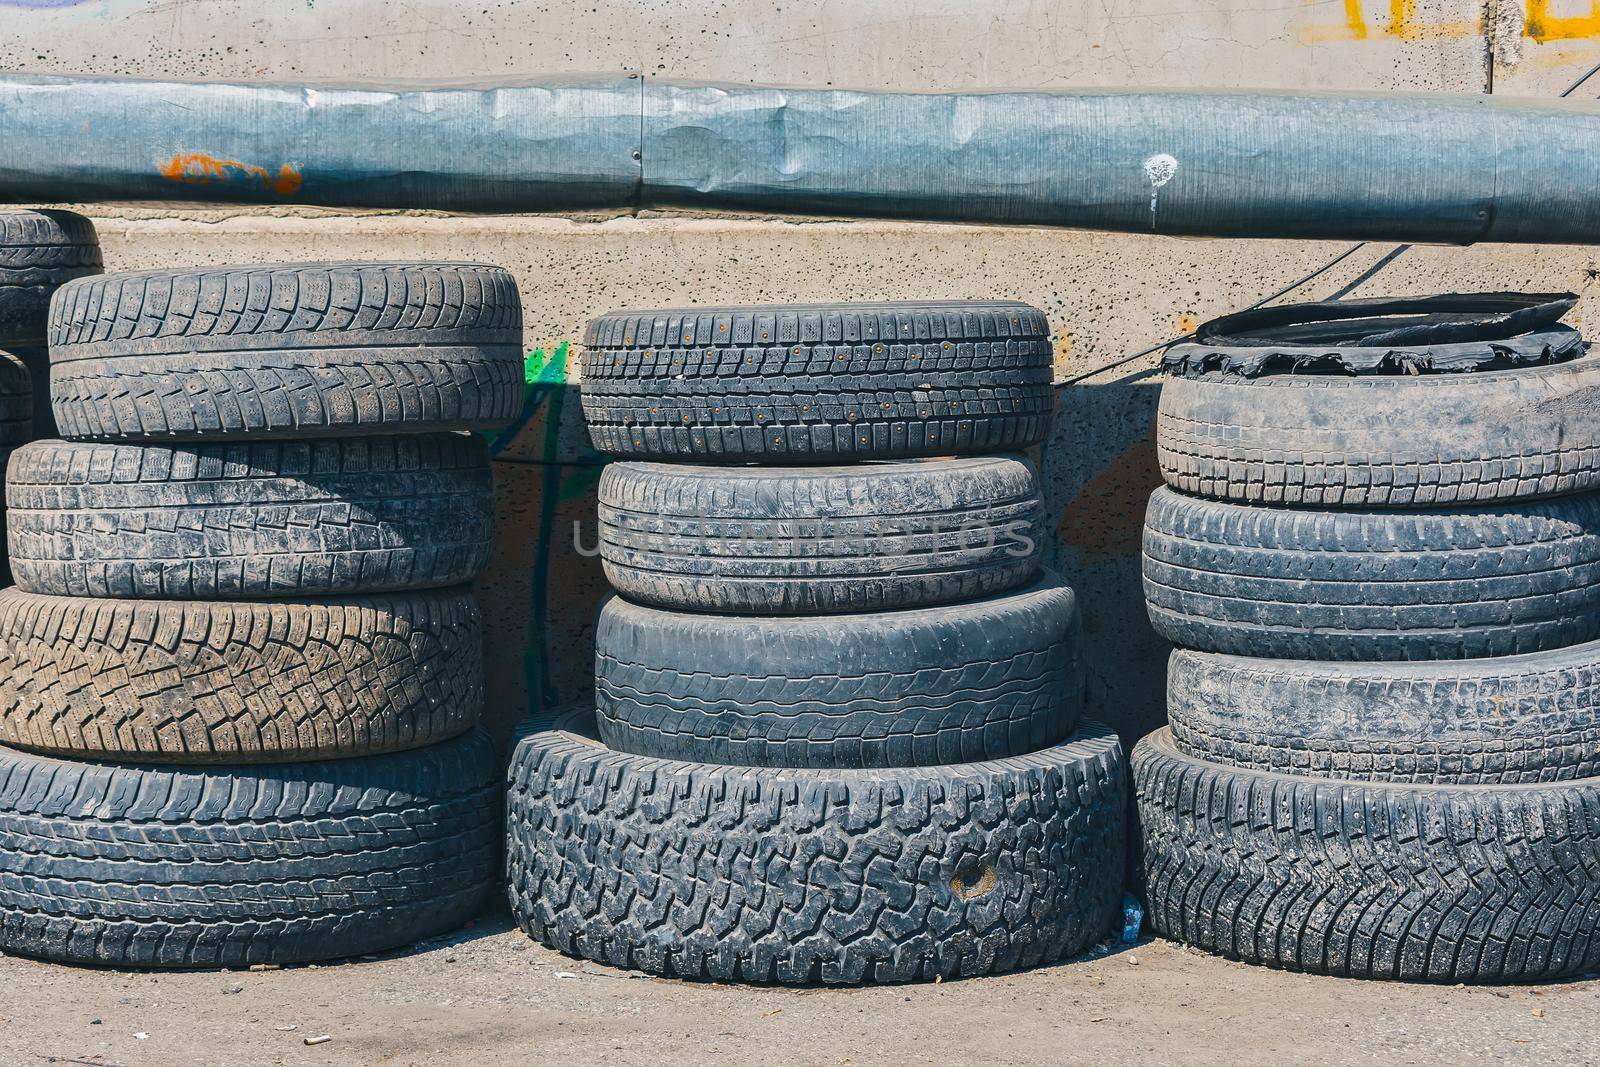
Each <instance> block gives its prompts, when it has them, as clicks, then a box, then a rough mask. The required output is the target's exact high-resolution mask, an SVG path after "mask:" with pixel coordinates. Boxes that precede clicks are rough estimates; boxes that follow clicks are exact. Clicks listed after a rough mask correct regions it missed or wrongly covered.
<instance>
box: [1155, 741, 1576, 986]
mask: <svg viewBox="0 0 1600 1067" xmlns="http://www.w3.org/2000/svg"><path fill="white" fill-rule="evenodd" d="M1132 762H1133V779H1134V786H1135V795H1136V797H1137V800H1138V810H1139V820H1140V824H1141V825H1140V829H1141V835H1142V838H1143V850H1144V864H1143V883H1144V884H1143V888H1144V893H1145V905H1146V909H1147V915H1148V916H1149V919H1150V925H1151V927H1152V928H1153V929H1154V930H1155V932H1156V933H1158V934H1160V935H1162V936H1164V937H1168V938H1171V939H1173V940H1176V941H1181V942H1184V943H1185V944H1190V945H1194V946H1197V947H1199V948H1202V949H1205V950H1207V951H1210V952H1216V953H1219V954H1221V955H1224V956H1228V957H1231V958H1233V959H1237V960H1243V961H1245V962H1247V963H1260V964H1266V965H1268V966H1272V967H1282V968H1285V969H1288V970H1295V971H1310V972H1313V973H1317V974H1330V975H1339V976H1344V977H1351V978H1396V979H1409V980H1419V981H1433V982H1487V983H1496V982H1531V981H1548V980H1551V979H1556V978H1567V977H1571V976H1573V975H1579V974H1584V973H1587V972H1589V971H1593V970H1595V969H1596V968H1600V929H1597V926H1600V780H1597V779H1593V778H1589V779H1583V780H1580V781H1576V782H1571V783H1555V784H1547V785H1504V786H1481V785H1478V786H1453V787H1452V786H1415V785H1396V784H1393V783H1383V782H1338V781H1327V780H1323V779H1318V778H1298V777H1293V776H1289V775H1279V774H1270V773H1267V772H1264V771H1253V770H1242V769H1239V768H1234V767H1224V766H1219V765H1217V764H1213V763H1207V762H1205V761H1203V760H1200V759H1197V758H1195V757H1193V756H1187V755H1184V754H1182V753H1181V752H1179V751H1178V750H1177V748H1176V747H1174V745H1173V743H1172V739H1171V737H1170V735H1169V734H1168V732H1167V731H1166V730H1159V731H1157V732H1156V733H1153V734H1151V735H1150V736H1148V737H1146V738H1145V739H1144V740H1142V741H1140V742H1139V744H1138V745H1137V746H1135V748H1134V752H1133V761H1132Z"/></svg>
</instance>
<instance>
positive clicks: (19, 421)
mask: <svg viewBox="0 0 1600 1067" xmlns="http://www.w3.org/2000/svg"><path fill="white" fill-rule="evenodd" d="M31 440H33V376H32V375H31V374H29V373H28V365H27V364H26V363H24V362H23V361H22V360H21V359H20V358H18V357H17V356H15V355H13V354H12V353H10V352H0V447H4V446H7V445H20V444H26V443H27V442H29V441H31Z"/></svg>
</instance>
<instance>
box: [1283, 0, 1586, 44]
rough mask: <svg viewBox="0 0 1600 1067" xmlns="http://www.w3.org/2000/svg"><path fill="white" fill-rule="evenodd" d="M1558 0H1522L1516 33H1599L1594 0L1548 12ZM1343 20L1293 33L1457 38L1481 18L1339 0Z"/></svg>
mask: <svg viewBox="0 0 1600 1067" xmlns="http://www.w3.org/2000/svg"><path fill="white" fill-rule="evenodd" d="M1556 2H1558V0H1527V15H1526V17H1525V18H1524V19H1523V24H1522V34H1523V36H1525V37H1531V38H1533V39H1534V40H1535V41H1539V42H1541V43H1542V42H1545V41H1567V40H1573V39H1576V38H1582V37H1600V0H1589V13H1588V14H1586V15H1552V14H1551V13H1550V8H1551V6H1552V5H1553V4H1555V3H1556ZM1342 3H1343V6H1344V21H1343V22H1339V23H1318V24H1316V25H1312V26H1303V27H1301V28H1300V30H1299V31H1298V34H1297V36H1298V37H1299V38H1300V40H1301V41H1302V42H1304V43H1305V44H1322V43H1325V42H1327V41H1365V40H1367V39H1368V38H1372V37H1387V38H1390V39H1392V40H1400V41H1434V40H1459V39H1461V38H1464V37H1479V36H1482V35H1483V34H1484V32H1485V29H1484V22H1483V19H1482V18H1481V17H1480V18H1477V19H1474V20H1470V21H1461V20H1453V21H1446V22H1424V21H1422V20H1420V19H1418V18H1417V0H1387V7H1388V10H1387V12H1386V13H1385V14H1384V15H1383V16H1382V17H1379V18H1376V19H1369V18H1368V17H1367V11H1366V7H1365V6H1364V4H1363V0H1342Z"/></svg>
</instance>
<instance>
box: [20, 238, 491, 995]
mask: <svg viewBox="0 0 1600 1067" xmlns="http://www.w3.org/2000/svg"><path fill="white" fill-rule="evenodd" d="M520 332H521V308H520V304H519V302H518V298H517V293H516V288H515V286H514V284H513V282H512V280H511V278H510V276H509V275H508V274H507V273H506V272H504V271H502V270H500V269H498V268H494V267H484V266H477V265H470V264H439V265H431V264H307V265H300V266H283V267H238V268H214V269H203V268H197V269H193V270H168V271H151V272H138V273H126V274H112V275H105V276H101V277H95V278H86V279H81V280H79V281H76V282H73V283H70V284H68V285H66V286H64V287H63V288H62V289H61V290H60V291H59V292H57V293H56V295H55V298H54V300H53V302H52V304H51V314H50V348H51V353H50V355H51V360H52V364H53V368H52V379H53V381H52V385H53V402H54V408H55V414H56V418H57V422H58V424H59V430H60V433H61V435H62V436H63V437H64V438H66V440H49V441H36V442H34V443H32V444H29V445H25V446H23V447H21V448H18V449H17V450H16V451H15V452H14V453H13V455H12V457H11V463H10V469H9V477H8V485H7V499H8V504H9V507H10V514H11V526H10V530H9V536H10V544H11V554H12V562H13V568H14V571H15V579H16V582H17V585H16V586H15V587H14V588H10V589H6V590H4V591H3V592H0V745H3V746H5V747H4V748H0V946H3V948H4V949H5V951H7V952H16V953H21V954H27V955H34V956H41V957H46V958H51V959H59V960H66V961H73V962H87V963H102V964H113V965H121V966H146V965H156V966H225V965H241V964H250V963H266V962H274V963H282V962H290V961H296V960H307V959H321V958H330V957H339V956H347V955H351V954H356V953H365V952H373V951H378V950H381V949H386V948H391V947H394V946H396V945H401V944H405V943H408V942H411V941H415V940H417V939H419V938H423V937H427V936H430V935H432V934H436V933H439V932H442V931H444V930H447V929H450V928H451V927H454V926H456V925H459V924H460V923H462V922H463V921H465V920H466V919H468V918H470V917H471V916H472V915H473V914H475V913H476V912H477V911H478V909H479V908H480V907H481V906H482V904H483V903H484V901H485V900H486V899H487V897H488V894H489V891H490V887H491V885H492V882H493V879H494V873H495V867H496V859H497V854H498V836H499V817H500V812H499V807H500V793H499V771H498V765H497V761H496V755H495V752H494V749H493V746H492V744H491V742H490V740H489V738H488V737H487V736H486V735H485V734H484V733H483V731H482V730H481V729H478V728H476V726H475V723H476V721H477V718H478V715H479V713H480V710H481V706H482V700H483V681H482V665H481V660H480V635H479V616H478V609H477V605H476V603H475V602H474V600H473V597H472V594H471V593H470V591H469V590H468V589H467V588H466V585H465V583H466V582H468V581H470V580H471V579H472V578H473V577H474V575H476V574H477V573H478V571H479V569H480V568H481V567H482V566H483V564H484V561H485V557H486V554H487V551H488V533H489V520H490V514H491V495H490V484H489V469H488V464H487V457H486V454H485V451H484V448H483V444H482V442H481V440H479V439H478V438H477V437H475V436H473V435H471V434H467V433H461V432H453V431H460V430H467V429H477V428H482V427H493V426H499V425H502V424H504V423H505V422H507V421H509V420H510V418H512V417H513V415H514V414H515V412H516V407H517V405H518V403H519V402H520V384H521V383H520V378H521V359H520V350H521V336H520Z"/></svg>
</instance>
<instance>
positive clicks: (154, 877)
mask: <svg viewBox="0 0 1600 1067" xmlns="http://www.w3.org/2000/svg"><path fill="white" fill-rule="evenodd" d="M498 776H499V761H498V759H497V758H496V755H495V749H494V745H493V743H492V742H491V741H490V739H489V737H488V735H487V734H485V733H483V732H482V731H481V730H476V731H473V732H472V733H470V734H467V735H465V736H464V737H461V738H458V739H456V740H454V741H447V742H445V743H444V744H442V745H435V746H433V747H431V748H426V749H422V750H420V751H417V752H408V753H404V754H401V755H392V756H373V757H369V758H366V759H353V760H337V761H333V762H327V763H297V764H288V765H283V766H263V767H253V768H230V767H217V768H168V767H148V766H139V765H129V764H108V763H84V762H66V761H62V760H57V759H53V758H51V757H48V756H38V755H31V754H28V753H24V752H15V751H11V750H7V749H0V795H3V796H4V797H5V803H4V804H3V805H0V948H3V949H4V951H6V952H7V953H14V954H18V955H24V956H33V957H38V958H41V959H49V960H59V961H62V962H67V963H89V964H100V965H105V966H112V967H242V966H247V965H249V964H254V963H294V962H298V961H302V960H323V959H334V958H338V957H343V956H354V955H360V954H364V953H371V952H382V951H385V950H387V949H391V948H396V947H398V946H400V945H406V944H410V943H412V942H414V941H418V940H421V939H423V938H427V937H431V936H433V935H436V934H440V933H443V932H444V931H446V930H450V929H453V928H455V927H457V926H460V925H461V924H462V923H464V922H466V921H467V920H468V919H470V918H472V917H473V916H474V915H476V914H477V913H478V911H479V910H480V909H481V908H482V907H483V905H484V903H485V902H486V901H487V899H488V896H489V891H490V887H491V884H492V879H493V878H494V875H495V866H496V861H497V859H498V854H499V848H498V840H497V839H498V836H499V826H500V786H499V781H498Z"/></svg>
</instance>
